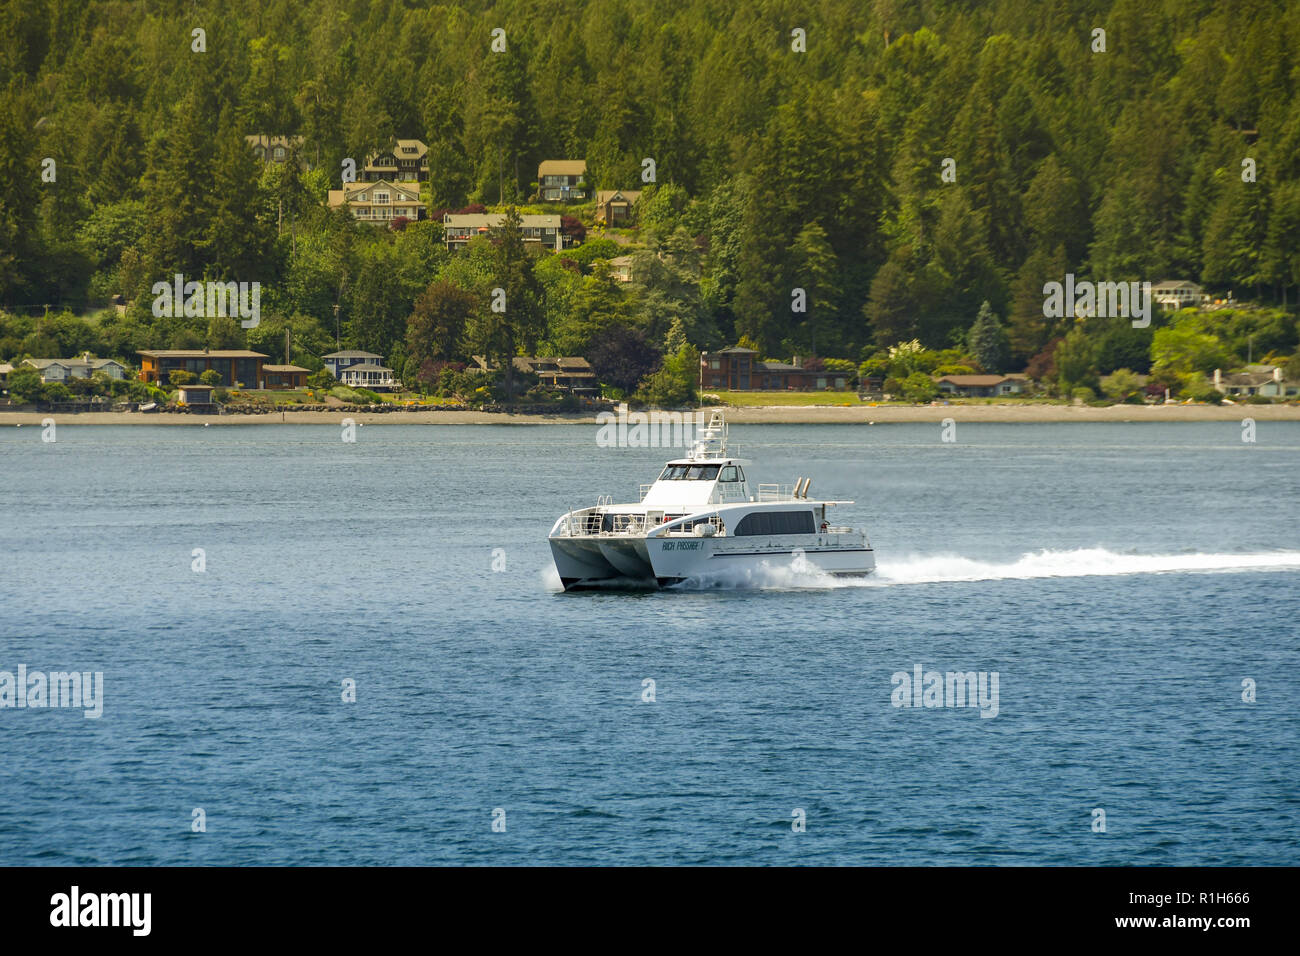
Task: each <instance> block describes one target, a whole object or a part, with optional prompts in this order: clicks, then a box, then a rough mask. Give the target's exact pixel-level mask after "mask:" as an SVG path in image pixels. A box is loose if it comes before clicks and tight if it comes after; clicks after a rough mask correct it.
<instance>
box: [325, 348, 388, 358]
mask: <svg viewBox="0 0 1300 956" xmlns="http://www.w3.org/2000/svg"><path fill="white" fill-rule="evenodd" d="M321 358H327V359H331V358H383V356H382V355H376V354H375V353H374V352H359V351H357V350H355V349H344V350H343V351H342V352H331V353H330V354H329V355H322V356H321Z"/></svg>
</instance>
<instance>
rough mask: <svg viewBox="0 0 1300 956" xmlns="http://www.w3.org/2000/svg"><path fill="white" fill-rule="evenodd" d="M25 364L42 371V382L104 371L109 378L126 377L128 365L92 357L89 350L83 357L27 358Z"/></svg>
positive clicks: (64, 380) (82, 376)
mask: <svg viewBox="0 0 1300 956" xmlns="http://www.w3.org/2000/svg"><path fill="white" fill-rule="evenodd" d="M23 364H24V365H30V366H32V367H33V368H35V369H36V370H37V371H38V372H40V373H41V381H42V382H66V381H68V379H72V378H90V377H91V376H92V375H94V374H95V373H96V372H103V373H104V374H105V375H107V376H108V377H109V378H115V379H124V378H126V366H125V365H123V364H122V363H121V362H115V361H114V360H113V359H99V358H91V357H90V353H89V352H85V353H83V354H82V356H81V358H70V359H25V360H24V361H23Z"/></svg>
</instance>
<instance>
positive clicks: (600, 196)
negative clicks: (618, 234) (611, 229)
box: [596, 189, 641, 226]
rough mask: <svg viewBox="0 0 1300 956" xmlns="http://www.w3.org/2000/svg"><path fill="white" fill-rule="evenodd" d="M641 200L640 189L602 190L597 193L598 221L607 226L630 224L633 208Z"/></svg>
mask: <svg viewBox="0 0 1300 956" xmlns="http://www.w3.org/2000/svg"><path fill="white" fill-rule="evenodd" d="M640 198H641V190H639V189H627V190H622V189H600V190H597V191H596V221H597V222H601V223H604V224H605V225H607V226H618V225H622V224H624V223H627V222H630V221H631V219H632V207H633V206H635V205H636V201H637V200H638V199H640Z"/></svg>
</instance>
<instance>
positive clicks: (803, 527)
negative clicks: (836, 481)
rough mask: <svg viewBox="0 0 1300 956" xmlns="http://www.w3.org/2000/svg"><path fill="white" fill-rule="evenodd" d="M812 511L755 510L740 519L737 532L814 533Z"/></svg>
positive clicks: (740, 533)
mask: <svg viewBox="0 0 1300 956" xmlns="http://www.w3.org/2000/svg"><path fill="white" fill-rule="evenodd" d="M815 530H816V529H815V526H814V525H813V515H812V512H811V511H754V512H751V513H750V514H747V515H745V517H743V518H741V519H740V524H738V525H736V534H738V535H742V534H813V533H815Z"/></svg>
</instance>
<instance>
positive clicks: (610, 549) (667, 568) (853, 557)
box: [550, 535, 876, 591]
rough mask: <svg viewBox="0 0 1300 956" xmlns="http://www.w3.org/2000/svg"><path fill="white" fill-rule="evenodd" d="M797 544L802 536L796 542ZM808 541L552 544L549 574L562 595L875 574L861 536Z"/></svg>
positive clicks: (583, 540)
mask: <svg viewBox="0 0 1300 956" xmlns="http://www.w3.org/2000/svg"><path fill="white" fill-rule="evenodd" d="M801 537H802V536H801ZM842 537H847V536H840V535H817V536H809V539H808V540H802V541H797V542H796V541H784V542H783V541H773V540H772V539H770V538H765V539H761V540H753V539H751V540H745V539H737V538H685V537H677V536H674V537H648V538H646V537H633V536H629V537H614V538H610V537H595V536H592V537H581V536H575V537H568V536H562V537H554V538H551V539H550V544H551V554H552V556H553V557H554V559H555V569H556V571H558V572H559V575H560V581H561V583H562V584H563V585H564V589H565V590H566V591H580V590H592V589H599V588H608V587H612V586H618V587H646V588H663V587H671V586H672V585H675V584H680V583H681V582H683V581H686V580H689V579H700V580H704V581H708V580H711V579H716V580H721V581H733V580H735V581H741V582H743V581H745V580H748V579H751V578H752V577H753V576H754V575H759V576H760V577H761V576H762V575H763V574H765V573H769V572H771V571H774V570H778V569H790V570H792V571H794V572H795V573H810V574H815V573H822V574H831V575H836V576H861V575H867V574H870V573H872V572H873V571H874V570H875V567H876V561H875V554H874V552H873V551H872V550H871V548H870V547H868V546H867V545H866V542H865V539H863V538H862V537H861V536H857V535H855V536H853V537H854V538H855V539H856V540H841V538H842Z"/></svg>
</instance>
